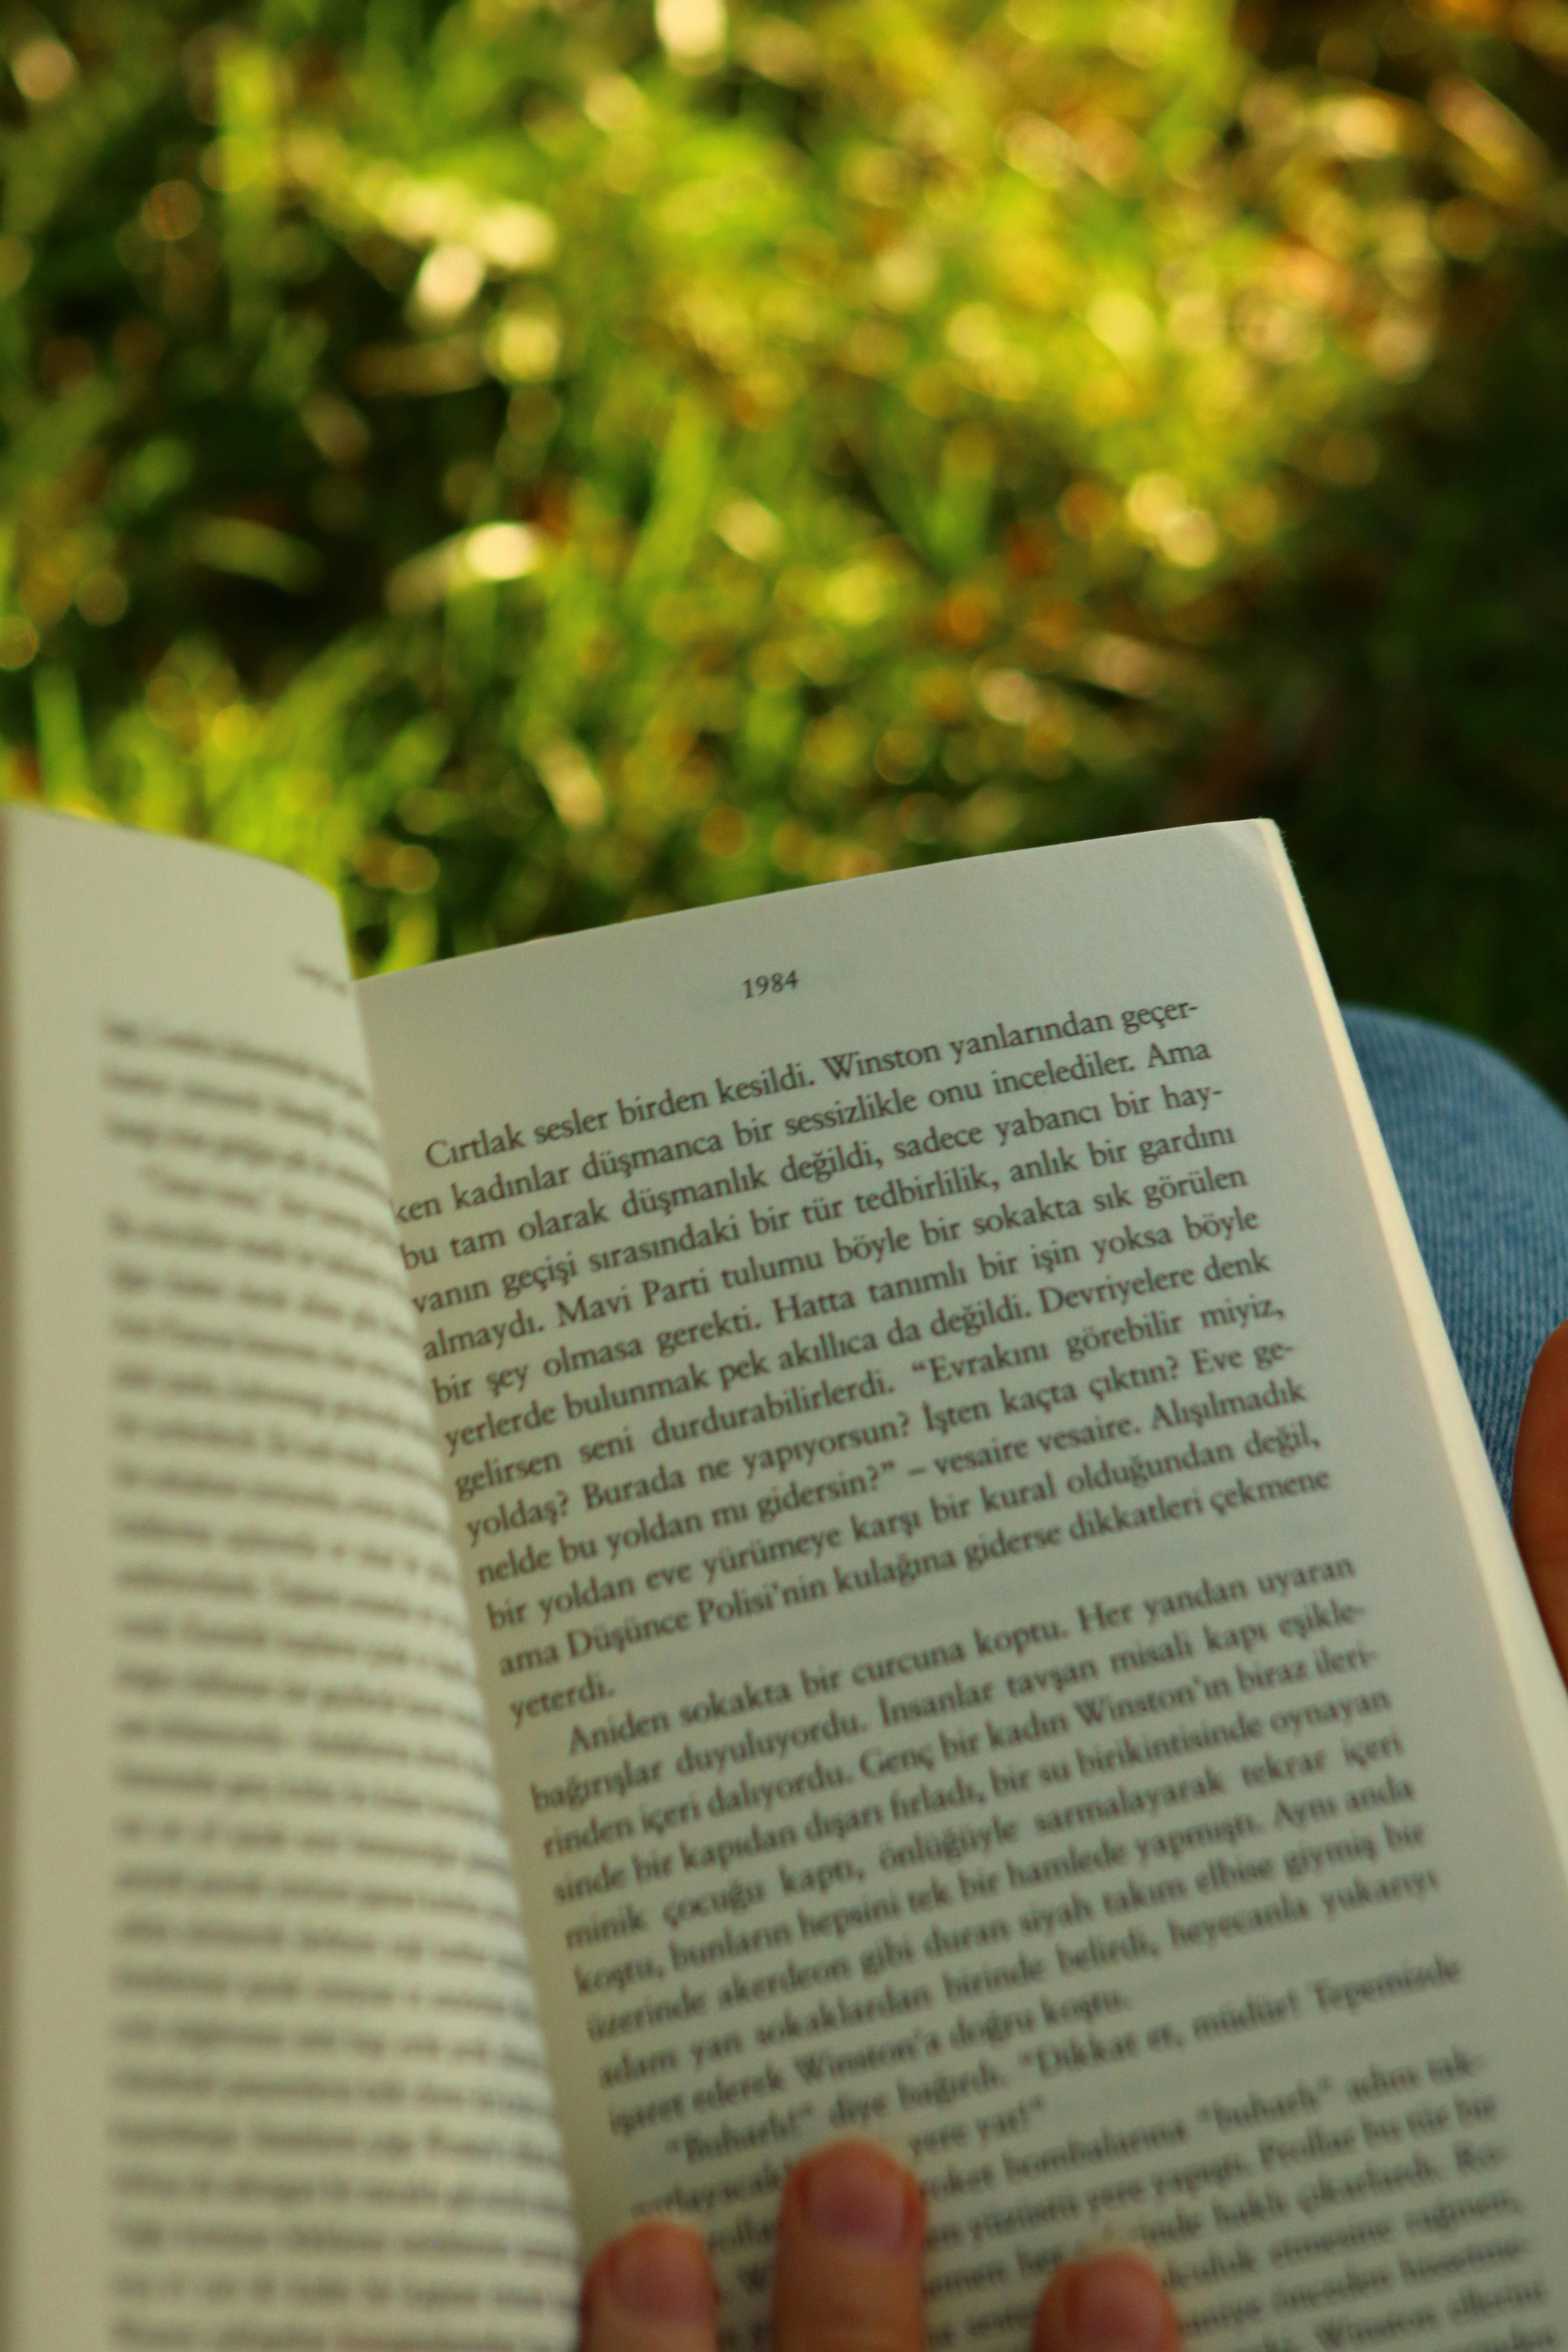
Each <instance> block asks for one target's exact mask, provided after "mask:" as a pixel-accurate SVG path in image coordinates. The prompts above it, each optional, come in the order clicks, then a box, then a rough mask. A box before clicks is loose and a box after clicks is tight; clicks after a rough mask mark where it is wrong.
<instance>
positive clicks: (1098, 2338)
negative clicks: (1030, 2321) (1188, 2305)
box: [1046, 2254, 1168, 2352]
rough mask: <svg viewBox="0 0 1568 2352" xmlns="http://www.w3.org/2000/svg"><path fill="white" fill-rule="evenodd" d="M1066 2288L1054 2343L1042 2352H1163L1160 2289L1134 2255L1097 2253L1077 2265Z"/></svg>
mask: <svg viewBox="0 0 1568 2352" xmlns="http://www.w3.org/2000/svg"><path fill="white" fill-rule="evenodd" d="M1065 2284H1066V2293H1065V2294H1063V2296H1062V2299H1061V2304H1060V2306H1059V2310H1060V2327H1059V2336H1058V2341H1057V2342H1056V2343H1053V2344H1051V2345H1049V2346H1048V2347H1046V2352H1161V2347H1162V2346H1163V2343H1164V2341H1165V2337H1166V2322H1167V2311H1168V2305H1167V2304H1166V2301H1165V2293H1164V2289H1163V2287H1162V2286H1161V2284H1160V2282H1159V2280H1158V2279H1157V2278H1156V2277H1155V2276H1154V2274H1153V2273H1152V2271H1151V2270H1149V2269H1148V2268H1147V2267H1146V2265H1145V2264H1144V2263H1141V2262H1139V2261H1138V2259H1137V2258H1136V2256H1135V2255H1131V2254H1100V2255H1097V2256H1096V2257H1095V2258H1094V2259H1093V2260H1092V2261H1090V2262H1086V2263H1078V2264H1077V2265H1075V2267H1074V2268H1073V2270H1072V2271H1070V2272H1069V2273H1068V2278H1067V2280H1066V2283H1065ZM1051 2333H1052V2334H1053V2335H1054V2336H1055V2335H1057V2334H1058V2331H1057V2330H1056V2329H1053V2330H1052V2331H1051Z"/></svg>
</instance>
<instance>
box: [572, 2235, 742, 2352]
mask: <svg viewBox="0 0 1568 2352" xmlns="http://www.w3.org/2000/svg"><path fill="white" fill-rule="evenodd" d="M717 2314H718V2295H717V2293H716V2291H715V2288H714V2284H713V2272H712V2267H711V2265H710V2263H709V2260H708V2249H707V2247H706V2246H705V2245H704V2243H703V2242H702V2238H701V2236H700V2233H699V2231H696V2230H693V2229H690V2228H689V2227H688V2225H687V2224H686V2223H685V2222H682V2221H639V2222H638V2223H637V2226H636V2228H635V2229H631V2230H628V2231H626V2232H625V2234H624V2235H623V2236H621V2237H619V2238H614V2239H612V2240H611V2242H610V2243H609V2244H608V2245H607V2246H603V2247H601V2248H600V2250H599V2252H598V2253H597V2254H596V2255H595V2258H594V2260H593V2262H592V2263H590V2264H589V2266H588V2273H587V2276H586V2278H585V2279H584V2283H583V2344H584V2352H708V2347H710V2346H711V2344H712V2341H713V2327H714V2321H715V2318H716V2316H717Z"/></svg>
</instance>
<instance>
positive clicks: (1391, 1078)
mask: <svg viewBox="0 0 1568 2352" xmlns="http://www.w3.org/2000/svg"><path fill="white" fill-rule="evenodd" d="M1345 1026H1346V1028H1347V1029H1348V1030H1349V1031H1350V1039H1351V1044H1352V1045H1353V1046H1354V1048H1355V1055H1356V1059H1357V1061H1358V1062H1359V1063H1360V1065H1361V1073H1362V1076H1363V1078H1364V1079H1365V1081H1366V1087H1367V1092H1368V1093H1369V1094H1370V1095H1371V1097H1372V1103H1373V1109H1374V1110H1375V1111H1376V1113H1377V1118H1378V1124H1379V1125H1380V1126H1381V1128H1382V1129H1383V1135H1384V1142H1385V1143H1386V1144H1387V1146H1388V1156H1389V1158H1390V1159H1391V1160H1393V1162H1394V1174H1395V1176H1396V1177H1397V1178H1398V1179H1399V1186H1400V1190H1401V1192H1403V1193H1404V1195H1405V1207H1406V1208H1407V1209H1408V1210H1409V1212H1410V1222H1411V1223H1412V1224H1413V1225H1414V1227H1415V1238H1416V1241H1417V1242H1418V1243H1419V1244H1420V1246H1421V1255H1422V1256H1423V1258H1424V1259H1425V1260H1426V1271H1427V1274H1428V1275H1429V1276H1430V1277H1431V1281H1432V1287H1433V1289H1434V1290H1435V1291H1436V1295H1437V1305H1438V1307H1439V1308H1440V1309H1441V1310H1442V1316H1443V1320H1444V1322H1445V1324H1446V1325H1447V1330H1448V1338H1449V1340H1450V1341H1451V1343H1452V1345H1453V1349H1454V1353H1455V1355H1456V1356H1457V1357H1458V1363H1459V1370H1460V1372H1461V1373H1462V1375H1463V1377H1464V1382H1465V1387H1466V1389H1467V1390H1468V1392H1469V1399H1470V1404H1471V1406H1472V1408H1473V1410H1474V1412H1475V1416H1476V1419H1477V1421H1478V1422H1479V1424H1480V1432H1481V1436H1482V1439H1483V1440H1484V1442H1485V1444H1486V1449H1487V1454H1488V1455H1489V1459H1490V1462H1491V1465H1492V1469H1493V1472H1494V1473H1495V1475H1496V1477H1497V1482H1498V1486H1499V1487H1500V1490H1501V1493H1502V1498H1503V1501H1504V1502H1505V1503H1507V1502H1509V1501H1510V1499H1511V1496H1512V1490H1513V1441H1514V1436H1515V1433H1517V1431H1518V1428H1519V1416H1520V1411H1521V1406H1522V1405H1523V1403H1524V1391H1525V1387H1526V1385H1527V1383H1528V1381H1529V1379H1530V1369H1531V1365H1532V1364H1533V1363H1534V1361H1535V1357H1536V1352H1537V1350H1538V1349H1539V1348H1540V1346H1541V1343H1542V1340H1543V1339H1545V1338H1546V1335H1547V1333H1548V1332H1549V1331H1551V1330H1552V1328H1554V1326H1555V1325H1557V1324H1559V1323H1561V1322H1563V1320H1564V1319H1568V1118H1564V1117H1563V1113H1562V1112H1561V1111H1560V1110H1559V1109H1558V1108H1557V1107H1556V1105H1555V1104H1554V1103H1552V1102H1551V1101H1549V1100H1548V1098H1547V1097H1546V1096H1545V1095H1543V1094H1542V1093H1541V1091H1540V1090H1539V1088H1538V1087H1535V1086H1534V1085H1532V1083H1531V1080H1530V1079H1529V1078H1527V1077H1525V1076H1523V1075H1522V1074H1521V1072H1520V1071H1518V1070H1516V1069H1515V1068H1514V1067H1513V1066H1512V1064H1511V1063H1510V1062H1505V1061H1504V1060H1503V1059H1502V1057H1501V1055H1499V1054H1494V1053H1493V1052H1492V1051H1491V1049H1490V1048H1489V1046H1486V1045H1477V1044H1476V1043H1475V1041H1474V1040H1473V1039H1472V1038H1469V1037H1461V1036H1458V1035H1457V1034H1455V1032H1454V1031H1452V1030H1450V1029H1437V1028H1434V1027H1433V1026H1432V1025H1431V1024H1430V1023H1428V1022H1426V1021H1412V1020H1409V1019H1407V1018H1406V1017H1405V1015H1404V1014H1402V1013H1373V1012H1369V1011H1367V1010H1366V1009H1365V1008H1364V1007H1363V1006H1360V1005H1348V1006H1347V1007H1346V1008H1345Z"/></svg>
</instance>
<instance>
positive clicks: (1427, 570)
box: [0, 0, 1568, 1087]
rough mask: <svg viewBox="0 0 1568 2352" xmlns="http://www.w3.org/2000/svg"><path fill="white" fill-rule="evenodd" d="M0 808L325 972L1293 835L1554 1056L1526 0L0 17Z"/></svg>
mask: <svg viewBox="0 0 1568 2352" xmlns="http://www.w3.org/2000/svg"><path fill="white" fill-rule="evenodd" d="M7 52H8V55H9V57H10V59H11V77H12V79H11V84H10V88H9V89H8V91H7V92H6V93H5V122H4V128H3V131H0V139H3V143H4V147H5V156H4V162H5V211H4V215H3V221H0V291H3V292H4V295H5V299H4V303H3V305H0V418H3V421H4V424H5V428H6V436H7V446H6V449H5V456H4V458H3V459H0V467H3V471H4V505H3V509H0V532H3V538H0V551H3V556H4V587H3V590H0V596H3V600H4V601H3V604H0V734H3V736H4V739H5V743H6V745H7V746H8V747H9V748H8V749H7V751H5V772H4V788H5V791H6V792H7V793H12V794H23V793H32V794H42V795H43V796H44V797H45V798H47V799H48V800H50V801H52V802H54V803H58V804H60V805H64V806H69V807H76V808H86V809H92V810H96V811H99V812H102V813H105V814H112V815H114V816H116V817H119V818H121V819H123V820H125V821H128V822H131V823H134V824H144V825H151V826H156V827H161V828H163V829H166V830H171V831H179V832H187V833H192V834H198V835H207V836H210V837H212V838H216V839H218V840H223V841H226V842H231V843H234V844H237V845H240V846H243V847H246V848H249V849H254V850H258V851H260V852H262V853H263V854H266V855H269V856H277V857H280V858H283V859H286V860H288V861H289V862H290V863H293V864H296V865H298V866H301V867H303V868H305V869H306V870H308V871H310V872H312V873H315V874H317V875H318V876H320V877H321V878H322V879H323V880H325V881H327V882H329V883H330V884H331V885H332V886H333V887H337V888H339V889H340V890H341V891H342V897H343V903H344V908H345V914H346V919H347V921H348V924H349V927H350V931H351V935H352V937H353V940H354V944H355V948H356V952H357V953H358V955H359V957H360V959H361V961H362V963H363V965H364V966H365V967H366V968H376V967H384V966H385V965H387V964H390V963H398V962H406V961H416V960H419V959H421V958H424V957H426V956H429V955H432V954H438V953H449V952H454V951H458V952H460V951H463V950H468V949H470V948H474V947H479V946H484V945H488V944H490V943H492V942H494V941H497V940H511V939H518V938H523V937H527V936H530V935H531V934H533V933H536V932H538V931H541V930H551V929H563V928H567V927H571V926H575V925H579V924H584V923H592V922H598V921H604V920H607V919H615V918H616V917H618V916H621V915H623V914H626V913H630V914H640V913H646V912H651V911H655V910H658V909H661V908H668V907H674V906H681V905H689V904H693V903H698V902H700V901H703V900H708V899H711V898H720V897H729V896H734V895H738V894H741V893H744V892H751V891H755V890H759V889H766V888H773V887H780V886H783V885H786V884H789V883H793V882H795V881H798V880H802V879H830V878H834V877H842V876H847V875H853V874H858V873H866V872H869V871H874V870H878V869H879V868H881V867H884V866H893V865H898V864H902V863H909V862H911V861H914V860H917V859H921V858H927V857H931V856H948V855H952V854H955V853H963V852H966V851H973V850H977V849H989V848H994V847H1004V846H1011V845H1016V844H1021V843H1032V842H1040V841H1051V840H1060V839H1066V838H1071V837H1074V836H1079V835H1086V834H1095V833H1103V832H1108V831H1113V830H1117V829H1119V828H1123V827H1127V826H1133V825H1143V824H1162V823H1180V822H1184V821H1190V820H1191V819H1193V818H1194V817H1202V816H1206V815H1215V814H1240V813H1243V812H1245V811H1248V810H1252V809H1261V810H1266V811H1268V812H1269V813H1272V814H1279V816H1280V817H1281V818H1282V820H1283V821H1284V822H1285V824H1286V826H1287V832H1288V836H1289V839H1290V841H1291V844H1292V846H1293V848H1294V849H1295V851H1296V853H1297V856H1298V857H1299V859H1300V863H1301V867H1302V872H1303V878H1304V880H1305V882H1306V884H1307V887H1308V891H1309V897H1310V900H1311V902H1312V905H1313V908H1314V912H1315V914H1316V915H1317V918H1318V919H1319V922H1320V925H1321V929H1322V930H1323V932H1324V936H1325V939H1326V941H1327V944H1328V946H1329V949H1330V952H1331V961H1332V962H1333V965H1334V968H1335V971H1336V977H1337V978H1338V980H1339V981H1340V982H1341V984H1342V986H1343V987H1345V988H1347V989H1348V990H1350V991H1352V992H1366V993H1371V994H1374V995H1378V996H1381V997H1382V998H1383V999H1384V1001H1392V1002H1400V1003H1406V1004H1409V1005H1411V1006H1412V1007H1414V1008H1415V1009H1418V1010H1426V1011H1429V1012H1433V1013H1437V1014H1439V1015H1441V1016H1443V1017H1447V1018H1450V1019H1458V1020H1459V1021H1461V1022H1463V1023H1465V1024H1468V1025H1470V1026H1474V1027H1477V1028H1479V1029H1482V1030H1484V1031H1486V1032H1487V1033H1488V1034H1492V1035H1494V1036H1496V1037H1497V1038H1498V1039H1499V1040H1500V1042H1503V1043H1505V1044H1507V1045H1510V1046H1511V1047H1512V1048H1513V1049H1514V1050H1515V1051H1517V1052H1520V1053H1521V1054H1522V1055H1524V1056H1525V1057H1526V1058H1527V1059H1529V1060H1530V1061H1531V1063H1532V1065H1533V1066H1535V1067H1537V1068H1538V1069H1539V1070H1541V1071H1542V1074H1543V1075H1545V1076H1547V1077H1548V1078H1549V1079H1550V1080H1551V1081H1552V1082H1553V1083H1555V1084H1556V1085H1558V1086H1559V1087H1568V1010H1564V1009H1563V1008H1568V970H1564V969H1563V965H1564V961H1568V950H1565V949H1564V947H1563V945H1562V944H1561V942H1560V936H1559V935H1560V932H1561V929H1562V927H1561V924H1560V921H1559V920H1558V919H1557V915H1556V908H1557V907H1558V906H1560V905H1561V903H1562V893H1563V889H1564V887H1568V824H1565V822H1564V816H1565V804H1564V794H1563V781H1564V778H1565V777H1568V740H1564V738H1565V730H1568V721H1565V720H1564V719H1563V716H1562V715H1561V710H1560V703H1561V699H1562V698H1561V697H1560V696H1559V695H1558V693H1557V691H1556V688H1555V678H1554V670H1555V665H1556V661H1557V659H1558V658H1559V656H1558V654H1557V647H1558V645H1559V643H1560V640H1561V632H1562V623H1563V610H1564V603H1565V598H1568V553H1565V550H1568V530H1565V528H1564V527H1565V525H1568V458H1565V457H1564V456H1563V454H1562V452H1561V450H1560V448H1559V442H1560V439H1561V434H1560V429H1559V427H1558V425H1557V419H1556V415H1555V404H1556V385H1557V383H1560V382H1561V380H1562V375H1563V362H1565V361H1568V349H1565V348H1564V344H1565V342H1568V330H1565V329H1562V328H1559V326H1558V324H1557V320H1559V319H1560V318H1563V317H1565V316H1568V311H1565V310H1564V306H1563V303H1562V301H1561V299H1560V297H1561V293H1562V291H1563V280H1564V276H1565V271H1564V264H1563V257H1562V253H1561V248H1560V245H1559V236H1560V232H1561V231H1562V229H1563V228H1564V227H1568V188H1565V187H1564V185H1563V183H1562V182H1561V181H1560V180H1559V178H1558V177H1557V170H1558V164H1557V160H1556V159H1557V158H1559V157H1560V156H1561V155H1562V154H1563V150H1564V146H1565V144H1568V110H1565V105H1564V91H1565V87H1568V85H1565V83H1564V80H1563V68H1564V66H1565V65H1568V6H1565V5H1561V0H1516V5H1511V7H1510V6H1508V5H1505V0H1443V5H1441V6H1439V5H1437V0H1429V5H1427V6H1426V7H1425V8H1424V7H1423V6H1420V5H1415V0H1409V5H1398V0H1389V4H1388V5H1366V0H1356V5H1352V6H1349V7H1345V6H1342V7H1339V8H1337V9H1335V10H1334V11H1332V12H1329V11H1327V10H1315V9H1313V8H1311V7H1310V6H1309V7H1302V6H1291V7H1289V8H1286V7H1284V6H1281V7H1280V8H1279V14H1278V16H1273V15H1271V14H1270V13H1269V12H1268V9H1267V8H1266V7H1263V6H1261V5H1260V6H1258V7H1257V8H1255V9H1253V10H1252V12H1251V13H1247V12H1246V11H1244V14H1243V16H1242V17H1241V18H1240V19H1238V20H1236V21H1234V22H1233V20H1232V18H1231V16H1230V14H1229V12H1228V10H1227V9H1226V8H1224V7H1222V6H1220V5H1217V0H1005V5H1000V6H994V5H987V0H858V5H854V6H848V5H843V0H800V4H799V5H797V6H796V7H795V9H794V11H793V13H791V14H790V15H787V16H785V15H782V14H781V15H770V14H767V13H765V12H763V10H762V9H761V8H759V7H757V6H754V5H751V0H731V7H730V9H729V11H728V13H727V12H726V5H725V0H657V5H654V6H653V7H652V8H651V9H649V8H648V7H647V6H645V5H642V0H555V5H531V0H521V5H520V4H519V0H452V5H447V6H445V7H437V6H436V5H431V0H366V5H363V7H361V6H352V7H351V6H350V5H347V0H256V5H253V7H252V8H251V9H250V10H249V11H248V12H247V14H245V15H244V16H219V15H218V14H217V13H216V11H215V10H213V9H212V8H210V7H208V6H205V5H199V0H188V5H179V0H142V5H126V0H79V5H77V6H76V7H75V9H74V11H73V12H71V13H69V14H68V16H67V17H66V18H65V20H64V21H63V22H62V24H61V26H60V27H59V30H58V33H57V32H46V31H45V30H44V29H42V27H41V26H40V24H39V22H38V20H37V19H36V18H33V17H32V16H26V17H23V16H13V17H12V18H11V19H10V20H9V30H8V34H7Z"/></svg>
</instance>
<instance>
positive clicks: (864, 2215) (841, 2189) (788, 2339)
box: [773, 2140, 925, 2352]
mask: <svg viewBox="0 0 1568 2352" xmlns="http://www.w3.org/2000/svg"><path fill="white" fill-rule="evenodd" d="M924 2252H925V2199H924V2197H923V2196H922V2194H921V2188H920V2184H919V2182H918V2181H917V2180H916V2179H915V2177H914V2175H913V2174H912V2173H911V2172H910V2171H908V2170H907V2169H906V2168H905V2167H904V2166H903V2165H901V2164H900V2163H899V2161H898V2159H897V2158H895V2157H891V2156H889V2154H888V2152H887V2150H886V2149H885V2148H880V2147H875V2146H874V2145H873V2144H872V2143H871V2142H870V2141H869V2140H837V2141H835V2142H834V2143H833V2144H832V2145H831V2146H830V2147H824V2148H818V2149H817V2150H816V2154H815V2155H813V2156H809V2157H807V2158H805V2159H804V2160H803V2161H802V2162H801V2163H799V2164H797V2165H796V2166H795V2168H794V2170H793V2171H792V2172H791V2174H790V2176H789V2179H788V2180H787V2181H786V2182H785V2184H784V2202H783V2205H782V2208H781V2210H780V2213H779V2242H778V2262H777V2263H776V2265H775V2268H774V2272H773V2352H921V2347H923V2345H924V2342H925V2303H924V2292H923V2282H922V2276H921V2273H922V2269H923V2256H924Z"/></svg>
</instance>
